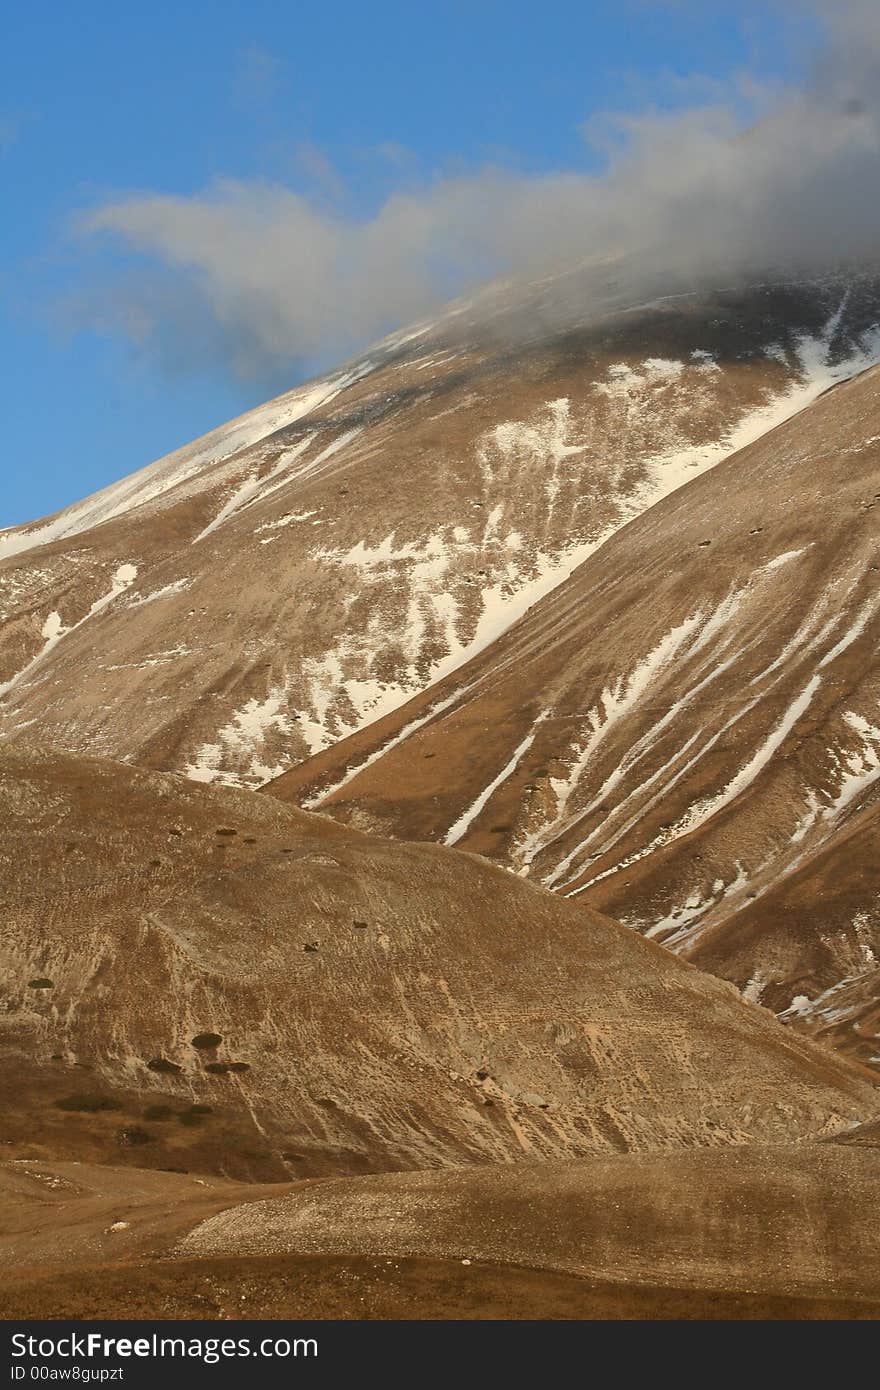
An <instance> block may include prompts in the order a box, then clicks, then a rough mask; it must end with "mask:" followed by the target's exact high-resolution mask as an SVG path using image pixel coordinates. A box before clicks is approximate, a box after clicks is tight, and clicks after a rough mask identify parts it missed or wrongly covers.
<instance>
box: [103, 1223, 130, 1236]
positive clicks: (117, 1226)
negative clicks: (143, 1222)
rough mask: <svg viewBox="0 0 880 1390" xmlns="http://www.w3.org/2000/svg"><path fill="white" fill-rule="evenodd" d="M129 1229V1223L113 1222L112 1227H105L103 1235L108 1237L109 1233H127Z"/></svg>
mask: <svg viewBox="0 0 880 1390" xmlns="http://www.w3.org/2000/svg"><path fill="white" fill-rule="evenodd" d="M130 1228H131V1222H130V1221H114V1222H113V1224H112V1225H110V1226H108V1227H107V1230H106V1232H105V1234H106V1235H109V1234H110V1232H111V1231H127V1230H129V1229H130Z"/></svg>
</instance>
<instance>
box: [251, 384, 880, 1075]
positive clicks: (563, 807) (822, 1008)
mask: <svg viewBox="0 0 880 1390" xmlns="http://www.w3.org/2000/svg"><path fill="white" fill-rule="evenodd" d="M878 502H880V371H878V370H877V369H872V370H868V371H866V372H864V373H862V374H860V375H858V376H857V377H855V378H853V379H852V380H850V381H847V382H845V383H841V384H839V385H838V386H836V387H835V388H834V390H833V391H828V392H826V393H824V394H823V395H822V396H821V397H820V398H819V399H818V400H816V401H815V402H814V403H813V404H812V405H810V406H809V407H808V408H807V409H805V410H804V411H802V412H800V413H799V414H798V415H796V416H794V417H793V418H791V419H790V420H788V421H786V422H785V423H782V424H780V425H778V426H777V427H776V428H774V429H772V430H770V431H768V432H767V433H765V434H764V435H762V436H761V437H760V438H759V439H757V440H756V441H755V442H754V443H752V444H750V445H749V446H747V447H746V448H744V449H742V450H740V451H738V452H737V453H736V454H734V455H732V456H731V457H730V458H728V459H727V460H726V461H724V462H722V463H719V464H717V465H716V466H715V467H714V468H713V469H712V470H710V471H706V472H704V473H703V474H702V476H700V477H699V478H696V479H695V480H694V481H692V482H691V483H689V484H688V485H687V486H686V487H684V488H682V489H681V490H680V491H677V492H674V493H673V494H672V495H670V496H668V497H667V498H666V499H665V500H663V501H661V502H659V503H657V504H655V505H653V506H652V507H651V508H650V509H648V510H646V511H645V512H643V513H642V514H641V516H639V517H638V518H636V519H635V520H633V521H632V522H631V523H630V524H629V525H628V526H626V527H624V528H623V529H622V530H620V531H619V532H618V533H617V534H616V535H615V536H613V537H612V538H611V539H609V540H608V541H607V542H606V543H605V544H604V545H603V546H602V547H601V549H600V550H598V551H597V552H596V553H595V554H593V555H592V556H591V557H589V558H588V559H587V560H586V561H585V562H584V563H583V564H582V565H581V566H580V567H579V568H578V569H577V570H576V571H575V572H574V573H573V574H572V575H571V576H570V578H569V579H568V580H567V581H566V582H565V583H564V584H563V585H561V586H560V587H559V588H557V589H556V590H555V591H554V592H553V593H552V594H550V595H547V596H546V597H545V598H544V599H543V600H542V601H541V602H540V603H539V604H537V605H535V607H534V608H533V609H532V610H531V612H530V613H529V614H527V615H526V616H525V617H524V618H523V619H522V620H521V621H520V622H519V623H518V624H517V625H516V626H514V627H513V628H512V629H511V630H510V631H509V632H508V633H506V634H505V635H504V636H503V637H502V638H501V639H500V640H499V641H498V642H496V643H495V644H494V645H493V646H492V647H491V648H489V649H488V650H487V651H485V652H483V653H482V654H480V655H479V656H478V657H477V658H476V659H474V660H472V661H471V662H470V663H468V665H466V666H464V667H462V668H461V669H460V670H459V671H457V672H455V673H454V674H453V675H452V676H450V677H447V678H446V679H445V680H444V681H442V682H440V683H439V684H438V685H436V686H435V687H433V688H432V689H431V690H430V691H428V692H426V693H424V694H423V695H421V696H420V697H418V698H416V699H414V700H412V701H410V702H409V703H408V704H407V705H406V706H404V707H402V708H401V709H400V710H399V711H396V712H395V713H394V714H393V715H391V716H389V717H387V718H386V719H384V720H383V721H381V722H380V723H377V724H375V725H373V726H371V727H370V728H368V729H366V730H364V731H362V732H361V733H360V734H358V735H355V736H354V737H352V738H349V739H347V740H345V741H343V742H342V743H340V744H338V745H336V746H335V747H334V748H332V749H330V750H328V751H327V752H325V753H324V754H322V755H321V756H320V757H318V758H315V759H314V760H313V761H312V762H310V763H308V764H306V765H305V766H303V767H301V768H298V769H295V770H293V771H291V772H289V773H288V774H286V775H285V776H284V777H282V778H281V779H280V780H279V781H278V782H276V783H275V784H274V785H273V787H272V789H271V790H272V791H273V792H275V793H276V794H277V795H279V796H287V797H293V798H295V799H297V800H299V801H300V802H301V803H302V804H303V805H306V806H311V807H318V808H320V809H321V810H322V811H324V812H327V813H330V814H333V815H336V816H339V817H340V818H342V819H343V820H346V821H351V822H352V823H354V824H357V825H360V826H362V827H364V828H373V829H376V830H378V831H380V832H381V833H384V834H388V833H391V834H395V835H401V836H407V837H412V838H419V839H422V838H424V839H434V840H439V841H443V842H445V843H446V844H448V845H456V846H457V847H460V848H464V849H468V850H471V851H476V852H478V853H480V854H483V855H486V856H488V857H490V858H491V859H493V860H495V861H496V862H499V863H502V864H505V865H506V866H508V867H509V868H512V869H514V870H515V871H516V872H518V873H519V874H521V875H524V876H527V877H529V878H531V879H533V880H535V881H538V882H540V883H542V884H544V885H545V886H546V887H549V888H552V889H553V890H554V891H556V892H558V893H560V894H561V895H563V896H565V897H567V898H568V899H569V900H571V901H573V902H576V903H580V904H582V905H585V906H586V905H587V904H589V905H590V906H592V907H596V908H598V909H600V910H601V911H603V912H607V913H608V914H610V915H611V916H613V917H615V918H617V919H619V920H621V921H623V922H625V923H626V924H627V925H629V926H631V927H633V928H635V929H637V930H639V931H642V932H645V933H646V934H647V935H649V936H650V937H652V938H653V939H655V940H658V941H662V942H663V943H664V944H665V945H667V946H669V947H671V948H672V949H674V950H675V951H677V952H679V953H682V954H684V955H685V956H686V957H687V958H688V959H690V960H693V961H694V962H695V963H697V964H699V965H701V966H702V967H704V968H706V969H709V970H712V971H714V972H715V973H717V974H720V975H723V976H725V977H726V978H728V979H730V980H732V981H733V982H735V983H736V984H737V985H738V986H739V987H740V988H741V989H742V990H743V992H744V993H745V995H746V997H748V998H750V999H753V1000H755V1001H757V1002H760V1003H762V1004H765V1005H766V1006H767V1007H769V1008H772V1009H774V1010H775V1011H776V1012H779V1013H782V1014H783V1016H784V1017H785V1018H786V1020H788V1021H791V1022H792V1023H794V1024H795V1025H797V1026H800V1027H804V1028H807V1029H809V1031H811V1032H812V1033H814V1034H816V1035H817V1036H818V1035H821V1036H822V1038H823V1039H824V1040H825V1041H828V1042H831V1043H833V1044H834V1045H838V1046H841V1047H843V1048H844V1049H845V1050H846V1051H848V1052H850V1053H852V1054H853V1055H854V1056H856V1057H858V1058H860V1059H861V1060H862V1061H863V1062H865V1063H868V1064H871V1065H873V1066H875V1067H876V1066H877V1065H878V1064H880V1038H878V1023H880V1014H878V983H880V976H878V958H880V914H878V896H877V892H878V871H877V864H878V862H880V861H878V856H877V852H876V838H877V826H878V824H880V822H878V806H880V803H878V800H877V795H878V787H880V727H878V725H880V720H878V703H880V666H878V662H877V647H878V636H880V531H878V525H880V521H878V518H880V506H878Z"/></svg>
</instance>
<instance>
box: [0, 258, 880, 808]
mask: <svg viewBox="0 0 880 1390" xmlns="http://www.w3.org/2000/svg"><path fill="white" fill-rule="evenodd" d="M642 294H644V296H645V297H644V298H640V295H642ZM649 296H650V297H649ZM878 321H880V289H878V285H877V282H875V281H874V280H873V279H870V278H865V277H862V278H857V279H854V280H842V279H829V280H825V281H822V282H820V283H815V284H785V283H782V282H768V283H767V284H765V285H759V286H752V287H735V288H731V289H721V290H709V289H704V290H701V291H699V292H695V293H690V294H688V293H685V292H684V291H682V292H681V293H674V294H669V293H668V287H667V292H666V293H661V292H660V290H659V289H658V287H651V286H648V285H647V284H646V283H645V284H643V283H642V282H641V281H640V280H639V279H638V277H636V276H635V275H634V274H633V273H631V272H630V271H629V269H628V268H624V267H620V266H617V267H614V266H611V267H607V266H606V267H598V268H597V267H592V268H590V269H589V271H582V272H580V274H579V276H577V277H573V278H568V279H566V278H563V279H561V280H555V281H553V282H552V283H548V284H540V285H536V286H532V287H529V288H528V289H527V290H522V289H519V288H516V287H512V286H501V287H500V288H497V289H495V290H494V291H492V292H491V293H487V294H486V295H484V296H482V297H481V298H480V299H479V300H478V302H476V303H473V304H463V305H459V306H456V307H454V308H453V309H452V310H451V311H450V312H449V313H447V314H446V315H445V316H443V317H442V318H441V319H439V320H438V321H437V322H436V323H435V324H428V325H423V326H421V327H420V328H418V329H415V330H412V331H411V332H409V333H402V334H398V335H396V337H394V338H392V339H390V340H388V341H387V342H386V343H384V344H381V345H380V346H379V347H378V348H377V349H375V350H373V351H372V352H370V353H369V354H368V355H367V356H365V357H363V358H361V359H358V360H357V361H355V362H353V363H350V364H349V365H348V366H347V367H345V368H343V369H341V370H340V371H339V372H337V373H335V374H333V375H330V376H328V377H326V378H325V379H323V380H321V381H319V382H315V383H312V384H311V385H309V386H306V387H302V388H299V389H298V390H296V391H293V392H290V393H288V394H287V395H285V396H281V397H279V398H278V399H277V400H276V401H273V402H271V403H270V404H269V405H267V406H265V407H261V408H260V409H258V410H256V411H254V412H252V413H251V414H249V415H246V416H243V417H242V418H241V419H239V420H236V421H233V422H232V423H231V424H230V425H228V426H225V427H223V428H221V429H219V430H216V431H214V432H213V433H212V434H210V435H208V436H206V437H205V439H203V440H201V441H199V442H198V443H196V444H194V445H191V446H189V447H188V448H186V449H183V450H181V451H180V452H179V453H177V454H173V455H171V456H169V457H168V458H166V459H163V460H160V461H159V462H158V463H156V464H153V465H151V466H150V467H148V468H147V469H145V470H142V471H141V472H140V473H138V474H135V475H133V476H132V477H131V478H129V479H127V480H125V481H123V482H121V483H118V484H114V485H113V486H111V487H110V488H107V489H105V491H103V492H101V493H99V494H97V495H96V496H95V497H92V498H89V499H87V500H86V501H85V502H82V503H79V504H77V505H76V506H73V507H71V508H68V509H67V510H65V511H63V512H61V513H59V514H58V515H57V516H55V517H52V518H49V519H48V520H46V521H44V522H40V523H35V524H33V525H31V526H26V527H17V528H13V529H11V530H7V531H5V532H2V533H0V736H2V737H3V738H4V739H5V740H7V741H9V740H11V741H19V740H24V741H25V742H31V741H33V740H35V739H36V740H38V741H40V742H47V743H50V744H52V745H53V746H56V747H60V748H65V749H67V750H69V751H71V752H79V753H83V752H88V753H92V754H96V755H101V756H109V757H113V758H121V759H124V760H131V761H134V762H138V763H140V764H142V765H147V766H152V767H156V768H159V769H163V770H174V771H182V772H186V773H187V774H188V775H189V776H191V777H193V778H197V779H201V780H204V781H214V780H220V781H224V782H228V783H232V784H236V785H241V786H258V785H261V784H262V783H265V782H266V781H268V780H269V779H270V778H272V777H273V776H276V775H278V774H279V773H281V772H283V771H285V770H286V769H288V768H290V767H292V766H295V765H297V764H299V763H301V762H302V761H303V760H305V759H307V758H309V757H310V756H311V755H314V754H318V753H320V752H321V751H322V750H324V749H325V748H327V747H329V746H331V745H333V744H335V743H337V742H338V741H339V740H340V739H342V738H343V737H345V736H346V735H350V734H352V733H353V732H355V731H357V730H359V729H362V728H364V727H366V726H369V725H371V724H374V723H375V722H376V721H377V720H379V719H380V718H381V717H383V716H385V715H387V714H389V713H390V712H392V711H394V710H396V709H397V708H399V707H400V706H401V705H403V704H404V703H405V702H406V701H407V700H408V699H410V698H411V697H412V696H414V695H416V694H418V693H419V692H421V691H423V690H425V689H426V688H428V687H433V686H435V685H436V684H437V682H438V681H440V680H442V679H443V677H445V676H446V675H448V674H449V673H450V672H453V671H455V670H458V669H460V668H461V667H462V666H463V665H465V664H466V663H467V662H468V661H469V660H470V659H472V658H473V657H474V656H476V655H477V654H478V653H480V652H482V651H484V650H486V649H488V648H489V647H490V646H491V644H492V643H493V642H494V641H495V640H496V639H497V638H498V637H499V636H500V635H501V634H502V633H503V632H504V631H505V630H506V629H507V628H508V627H509V626H510V624H511V623H512V622H513V621H514V620H515V619H516V618H518V617H519V616H521V615H522V614H523V613H524V612H525V611H526V610H527V609H528V608H529V607H530V606H531V605H532V604H534V603H535V602H537V601H538V600H540V599H541V598H542V597H543V596H544V595H546V594H548V593H550V592H552V591H553V590H554V589H555V588H556V587H557V586H558V585H559V584H560V583H561V582H562V581H563V580H564V579H565V578H566V577H567V576H568V575H569V574H570V573H571V572H572V571H573V570H574V569H575V568H576V567H577V566H578V565H579V564H580V563H581V562H583V561H584V560H585V559H587V557H589V556H591V555H595V554H599V553H602V551H604V549H605V547H606V546H607V544H608V541H609V538H611V537H612V536H613V535H614V534H615V533H616V532H620V530H621V528H624V527H625V526H626V525H627V523H629V522H631V521H632V520H633V519H634V518H636V517H638V516H639V515H640V514H644V513H646V512H649V511H650V510H653V508H654V506H655V505H656V504H657V502H658V501H659V500H660V499H662V498H663V497H664V496H666V495H667V494H669V493H670V492H671V491H672V490H674V489H676V488H679V487H681V485H682V484H684V483H688V482H690V481H691V480H693V479H695V478H698V477H699V476H700V475H701V474H703V473H705V471H706V470H708V469H711V468H712V467H713V466H714V465H717V464H718V463H719V461H720V460H722V459H723V458H724V457H725V456H726V455H728V454H730V453H731V452H733V451H734V450H735V449H736V448H737V447H739V446H741V445H743V444H745V443H747V442H748V441H749V440H750V439H753V438H755V437H756V436H758V435H760V434H761V433H762V432H765V431H766V430H767V429H768V428H770V427H771V426H773V425H774V424H775V423H776V422H778V421H779V420H782V419H783V418H785V417H786V416H788V415H790V414H792V413H793V412H795V411H797V410H798V409H800V408H801V407H802V406H803V405H804V404H805V403H806V402H808V401H809V400H810V399H812V398H813V397H815V396H816V395H817V394H818V393H819V392H821V391H822V390H823V389H825V388H827V387H828V386H830V385H832V384H833V383H834V382H836V381H839V380H841V379H842V378H844V377H846V376H847V375H850V374H851V373H852V372H854V371H856V370H858V369H859V368H860V367H861V366H864V365H866V364H867V363H869V362H871V361H874V360H876V357H877V353H878V343H880V333H878V328H877V324H878Z"/></svg>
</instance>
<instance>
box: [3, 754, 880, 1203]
mask: <svg viewBox="0 0 880 1390" xmlns="http://www.w3.org/2000/svg"><path fill="white" fill-rule="evenodd" d="M0 807H2V813H3V822H4V826H5V827H6V828H5V834H4V837H3V841H2V844H0V868H2V876H3V881H4V885H5V917H4V922H5V929H4V943H3V948H2V949H3V970H2V976H3V982H4V993H5V996H6V999H5V1008H4V1013H3V1020H4V1023H3V1032H4V1041H5V1045H6V1053H7V1058H8V1060H7V1063H6V1066H5V1068H4V1069H3V1071H2V1073H0V1094H2V1101H3V1106H4V1124H5V1130H6V1134H5V1137H6V1139H7V1141H12V1142H13V1143H14V1144H15V1145H16V1146H17V1147H18V1151H19V1152H22V1151H23V1152H24V1154H25V1155H27V1156H31V1157H40V1156H44V1155H47V1154H48V1155H49V1156H53V1155H54V1156H56V1157H57V1156H58V1155H59V1154H65V1155H67V1156H71V1157H77V1158H81V1159H93V1160H94V1159H98V1160H100V1161H107V1160H108V1159H109V1158H110V1157H111V1156H113V1158H114V1161H126V1162H140V1163H141V1164H143V1163H145V1162H147V1163H149V1164H153V1165H155V1166H157V1167H181V1166H182V1167H183V1168H196V1169H201V1170H202V1171H205V1170H208V1171H214V1172H220V1173H225V1174H228V1175H230V1176H236V1177H257V1178H261V1179H265V1178H276V1179H277V1178H282V1177H285V1176H288V1175H295V1176H299V1175H303V1174H326V1173H345V1172H349V1173H351V1172H359V1171H361V1172H362V1171H376V1170H381V1169H394V1168H414V1167H448V1166H450V1165H454V1164H460V1163H490V1162H496V1163H497V1162H502V1163H510V1162H512V1161H515V1160H517V1159H519V1160H522V1159H528V1160H530V1161H538V1160H546V1159H550V1158H565V1157H572V1156H577V1155H584V1154H590V1153H601V1152H615V1151H627V1152H629V1151H632V1152H650V1151H654V1150H670V1149H680V1148H684V1147H689V1146H693V1145H699V1146H710V1147H711V1146H715V1145H728V1144H740V1143H746V1142H748V1141H751V1140H756V1141H762V1142H781V1141H785V1142H791V1141H793V1140H797V1139H801V1138H804V1137H806V1136H810V1135H813V1134H817V1133H834V1132H836V1131H838V1130H840V1129H841V1128H844V1127H846V1126H847V1125H851V1124H853V1123H854V1122H856V1121H867V1120H870V1119H871V1118H872V1117H873V1116H874V1114H875V1113H876V1108H877V1094H876V1088H875V1087H874V1086H873V1085H871V1084H870V1081H869V1079H868V1078H869V1074H868V1073H867V1072H866V1071H864V1070H863V1069H859V1068H855V1067H853V1066H851V1064H849V1063H848V1062H846V1061H844V1060H843V1059H839V1058H837V1057H835V1056H834V1055H833V1054H832V1053H830V1052H826V1051H825V1050H824V1049H822V1048H819V1047H816V1046H815V1045H814V1044H812V1043H811V1042H809V1041H806V1040H803V1039H799V1038H796V1037H794V1036H793V1035H792V1034H791V1033H789V1032H787V1031H786V1030H785V1029H784V1028H782V1027H781V1026H780V1025H779V1024H778V1023H777V1022H776V1021H775V1020H774V1019H773V1018H772V1016H771V1015H770V1014H769V1013H767V1012H766V1011H765V1010H762V1009H757V1008H754V1007H752V1006H750V1005H747V1004H745V1003H743V1002H742V1001H741V999H740V998H739V996H738V995H737V993H736V991H735V990H734V989H733V988H732V987H731V986H730V985H729V984H726V983H724V982H722V981H719V980H716V979H714V978H712V977H711V976H708V975H704V974H703V973H702V972H700V971H698V970H695V969H694V968H693V967H691V966H688V965H686V964H684V963H683V962H681V961H678V960H676V959H675V958H674V957H673V956H671V955H670V954H669V953H667V952H665V951H664V950H662V949H661V948H660V947H658V946H655V945H653V944H652V943H650V942H646V941H644V940H642V939H641V938H640V937H638V936H636V935H635V934H634V933H632V932H629V931H627V930H626V929H624V928H622V927H619V926H618V925H617V924H616V923H613V922H610V921H608V920H607V919H605V918H603V917H601V916H599V915H598V914H596V913H594V912H591V911H590V910H589V909H584V908H583V907H580V906H576V905H573V904H570V903H566V902H565V901H563V900H562V899H560V898H557V897H555V896H554V895H552V894H550V893H546V892H541V891H540V890H537V889H535V888H533V887H531V886H530V885H529V884H526V883H522V882H520V881H519V880H518V879H516V878H515V877H514V876H512V875H510V874H508V873H505V872H504V871H502V870H499V869H497V868H495V867H493V866H492V865H490V864H488V863H487V862H486V861H485V860H482V859H480V858H478V857H475V856H467V855H461V854H459V853H456V852H454V851H450V850H447V849H443V848H441V847H437V846H431V845H402V844H395V843H393V842H383V841H380V840H374V839H372V838H369V837H365V836H361V835H359V834H357V833H355V832H352V831H349V830H347V829H345V828H343V827H341V826H338V825H336V824H334V823H333V822H332V821H328V820H325V819H324V818H323V817H319V816H309V815H306V814H304V813H302V812H299V811H296V810H293V809H289V808H287V807H285V806H283V805H282V804H281V803H279V802H278V801H276V800H274V799H273V798H271V797H268V796H259V795H256V794H254V793H250V792H243V791H238V790H234V789H230V788H223V787H204V786H199V785H197V784H195V783H192V782H188V781H186V780H184V779H181V778H178V777H173V776H169V775H167V774H158V773H151V772H143V771H136V770H134V769H132V768H129V767H126V766H125V765H122V764H115V763H109V762H104V761H96V760H89V759H80V758H72V757H63V756H58V755H37V754H27V753H24V752H18V753H12V752H8V751H7V752H6V753H5V754H4V756H3V759H2V762H0ZM49 885H51V886H49ZM205 1107H208V1108H207V1109H205ZM35 1145H37V1146H39V1147H38V1148H37V1149H36V1151H35V1149H34V1146H35Z"/></svg>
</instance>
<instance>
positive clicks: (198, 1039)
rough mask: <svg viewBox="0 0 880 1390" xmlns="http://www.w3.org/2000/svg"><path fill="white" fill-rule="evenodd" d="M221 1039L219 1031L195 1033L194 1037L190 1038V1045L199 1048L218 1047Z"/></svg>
mask: <svg viewBox="0 0 880 1390" xmlns="http://www.w3.org/2000/svg"><path fill="white" fill-rule="evenodd" d="M222 1041H223V1039H222V1037H221V1036H220V1034H219V1033H196V1035H195V1037H194V1038H191V1039H190V1042H191V1044H192V1046H193V1047H197V1048H199V1049H200V1050H201V1049H202V1048H211V1047H219V1046H220V1044H221V1043H222Z"/></svg>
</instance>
